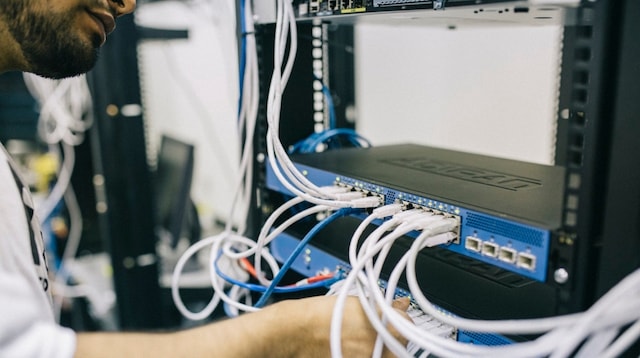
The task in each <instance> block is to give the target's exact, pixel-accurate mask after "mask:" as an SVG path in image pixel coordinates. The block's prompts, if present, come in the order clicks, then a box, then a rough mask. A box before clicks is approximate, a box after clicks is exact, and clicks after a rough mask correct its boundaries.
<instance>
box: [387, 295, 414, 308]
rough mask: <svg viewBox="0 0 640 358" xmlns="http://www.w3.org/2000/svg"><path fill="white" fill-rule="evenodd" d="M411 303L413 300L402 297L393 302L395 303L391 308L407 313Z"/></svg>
mask: <svg viewBox="0 0 640 358" xmlns="http://www.w3.org/2000/svg"><path fill="white" fill-rule="evenodd" d="M410 303H411V300H410V299H409V297H400V298H396V299H395V300H393V302H392V303H391V307H393V308H395V309H397V310H401V311H406V310H407V309H409V304H410Z"/></svg>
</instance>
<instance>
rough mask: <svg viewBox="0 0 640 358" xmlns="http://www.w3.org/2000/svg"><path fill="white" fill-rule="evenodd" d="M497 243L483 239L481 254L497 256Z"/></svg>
mask: <svg viewBox="0 0 640 358" xmlns="http://www.w3.org/2000/svg"><path fill="white" fill-rule="evenodd" d="M498 248H499V246H498V244H496V243H495V242H493V241H485V242H483V243H482V254H483V255H485V256H490V257H496V256H498Z"/></svg>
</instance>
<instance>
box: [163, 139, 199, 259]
mask: <svg viewBox="0 0 640 358" xmlns="http://www.w3.org/2000/svg"><path fill="white" fill-rule="evenodd" d="M193 170H194V146H193V145H192V144H189V143H186V142H183V141H180V140H178V139H175V138H172V137H169V136H166V135H163V136H162V139H161V144H160V151H159V153H158V167H157V172H156V188H155V191H156V228H157V229H158V230H160V231H162V232H164V233H165V234H168V235H169V237H170V245H171V246H172V247H173V248H175V247H176V245H177V243H178V241H179V240H180V237H181V235H182V234H183V232H184V230H186V229H189V230H190V233H191V232H193V231H192V230H191V226H193V225H194V224H195V225H198V226H199V223H198V222H197V215H196V213H195V207H194V205H193V203H192V201H191V199H190V191H191V182H192V179H193ZM194 220H195V222H194Z"/></svg>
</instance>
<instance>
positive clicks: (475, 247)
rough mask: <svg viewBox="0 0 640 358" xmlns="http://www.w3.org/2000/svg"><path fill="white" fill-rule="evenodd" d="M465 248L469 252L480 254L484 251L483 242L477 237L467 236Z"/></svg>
mask: <svg viewBox="0 0 640 358" xmlns="http://www.w3.org/2000/svg"><path fill="white" fill-rule="evenodd" d="M464 248H465V249H467V250H469V251H473V252H480V251H481V250H482V240H480V239H478V238H477V237H475V236H467V238H466V239H465V240H464Z"/></svg>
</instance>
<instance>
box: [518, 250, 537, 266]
mask: <svg viewBox="0 0 640 358" xmlns="http://www.w3.org/2000/svg"><path fill="white" fill-rule="evenodd" d="M518 267H521V268H524V269H527V270H535V268H536V257H535V256H534V255H532V254H530V253H526V252H521V253H519V254H518Z"/></svg>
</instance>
